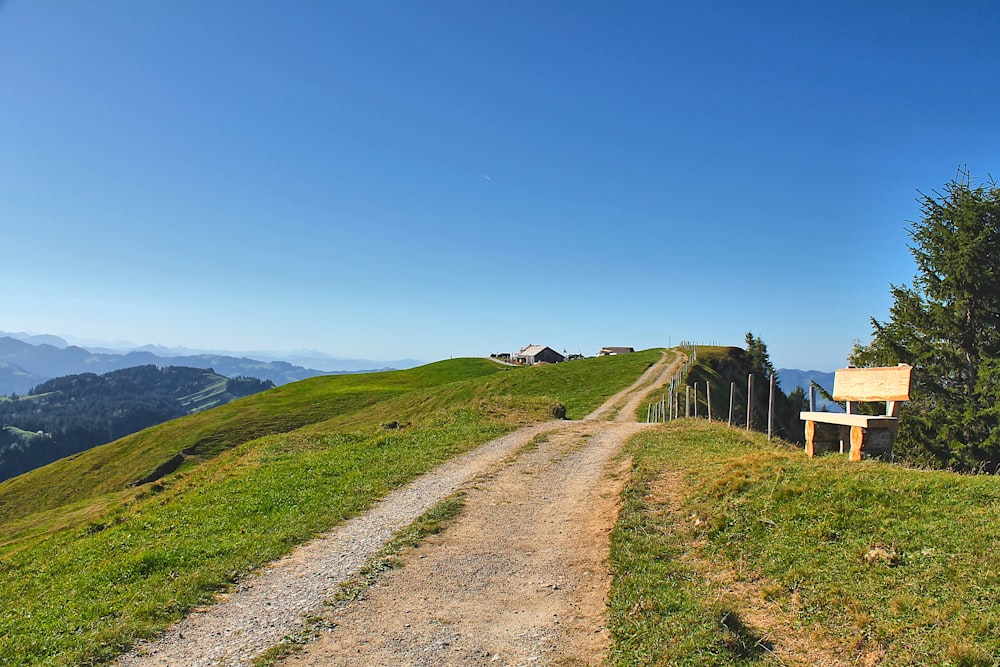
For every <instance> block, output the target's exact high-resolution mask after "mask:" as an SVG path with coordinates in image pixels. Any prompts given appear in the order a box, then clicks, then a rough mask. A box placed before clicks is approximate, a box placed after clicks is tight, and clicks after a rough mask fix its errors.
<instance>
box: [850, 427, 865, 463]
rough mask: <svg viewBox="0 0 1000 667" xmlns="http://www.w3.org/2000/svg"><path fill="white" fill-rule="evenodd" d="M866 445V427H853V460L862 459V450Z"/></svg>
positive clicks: (851, 458)
mask: <svg viewBox="0 0 1000 667" xmlns="http://www.w3.org/2000/svg"><path fill="white" fill-rule="evenodd" d="M864 445H865V428H864V427H863V426H852V427H851V457H850V460H851V461H860V460H861V452H862V450H863V448H864Z"/></svg>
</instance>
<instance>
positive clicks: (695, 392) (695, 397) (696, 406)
mask: <svg viewBox="0 0 1000 667" xmlns="http://www.w3.org/2000/svg"><path fill="white" fill-rule="evenodd" d="M694 417H695V419H697V418H698V383H697V382H695V383H694Z"/></svg>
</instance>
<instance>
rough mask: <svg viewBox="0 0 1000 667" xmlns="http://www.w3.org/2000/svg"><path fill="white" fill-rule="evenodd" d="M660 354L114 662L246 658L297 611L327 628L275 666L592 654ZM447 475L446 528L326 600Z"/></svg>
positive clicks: (597, 649)
mask: <svg viewBox="0 0 1000 667" xmlns="http://www.w3.org/2000/svg"><path fill="white" fill-rule="evenodd" d="M669 361H670V360H669V359H668V358H666V357H665V358H664V359H663V360H662V361H661V362H660V363H659V364H657V365H655V366H653V367H651V368H650V369H649V370H648V371H647V372H646V373H645V374H643V376H642V377H641V378H640V379H639V380H638V381H637V382H636V383H635V384H634V385H633V386H632V387H630V388H629V389H627V390H624V391H623V392H620V393H619V394H617V395H616V396H614V397H612V398H611V399H609V400H608V401H607V402H606V403H605V404H604V405H603V406H602V407H601V408H599V409H598V410H597V411H595V412H594V413H593V414H592V415H590V416H588V418H586V419H585V420H582V421H579V422H567V421H561V422H547V423H545V424H540V425H536V426H532V427H527V428H524V429H520V430H518V431H516V432H515V433H512V434H510V435H508V436H505V437H503V438H500V439H498V440H495V441H493V442H491V443H488V444H487V445H484V446H483V447H481V448H479V449H477V450H475V451H473V452H470V453H468V454H466V455H464V456H462V457H459V458H458V459H455V460H454V461H451V462H449V463H447V464H445V465H443V466H441V467H440V468H438V469H437V470H435V471H434V472H432V473H429V474H428V475H425V476H423V477H421V478H420V479H418V480H416V481H415V482H413V483H412V484H411V485H410V486H408V487H406V488H404V489H401V490H400V491H398V492H396V493H394V494H392V495H390V496H389V497H387V498H386V499H385V500H384V501H382V502H381V503H380V504H379V505H377V506H375V507H374V508H372V510H370V511H369V512H367V513H365V514H364V515H362V516H360V517H358V518H356V519H354V520H352V521H349V522H347V523H346V524H344V525H343V526H341V527H339V528H338V529H336V530H334V531H333V532H331V533H330V534H329V535H327V536H324V537H322V538H320V539H318V540H315V541H314V542H311V543H309V544H308V545H305V546H303V547H301V548H300V549H298V550H296V551H295V552H294V553H293V554H292V555H291V556H289V557H288V558H286V559H283V560H281V561H278V562H277V563H275V564H274V566H273V567H271V568H270V569H269V570H267V571H266V572H264V573H262V574H261V575H260V576H257V577H252V578H248V579H247V580H246V581H243V582H241V583H240V585H239V587H238V589H237V590H235V591H234V592H233V593H232V594H231V595H230V596H229V597H228V598H227V599H226V600H225V601H223V602H221V603H219V604H217V605H214V606H212V607H210V608H208V609H207V610H205V611H204V613H198V614H193V615H192V616H190V617H189V618H188V619H186V620H185V621H183V622H181V623H180V624H178V625H177V626H175V627H174V628H172V629H171V630H170V631H169V632H168V633H167V634H166V635H165V636H164V637H163V638H161V639H160V640H158V641H156V642H152V643H149V644H144V645H142V646H140V647H139V648H138V649H137V650H136V651H134V652H133V653H131V654H129V655H128V656H125V657H123V658H122V660H120V661H119V664H120V665H122V666H123V667H124V666H126V665H128V666H132V665H143V666H146V665H248V664H251V663H252V662H253V660H254V659H256V658H257V657H258V656H259V655H261V654H262V653H263V652H264V651H265V650H266V649H267V648H269V647H271V646H273V645H275V644H277V643H278V642H279V641H280V640H281V639H282V637H285V636H286V635H290V634H294V633H296V632H299V631H301V629H302V628H303V627H304V619H305V618H306V617H312V618H313V619H316V618H317V617H319V618H322V619H323V625H325V626H326V627H327V628H328V629H326V630H323V631H321V632H320V635H319V637H318V638H317V639H315V641H312V642H310V643H308V644H307V645H306V646H305V647H304V649H303V650H302V651H301V652H300V653H297V654H295V655H292V656H290V657H288V658H286V659H285V660H284V662H282V663H279V664H283V665H289V666H290V665H348V664H349V665H435V666H437V665H533V664H550V663H552V662H554V661H557V660H558V661H560V663H559V664H564V665H572V664H596V663H598V662H599V661H600V659H601V657H602V654H603V651H604V649H605V647H606V644H607V634H606V632H605V631H604V621H603V618H604V601H605V597H606V595H607V590H608V585H609V581H610V577H609V574H608V569H607V562H606V561H607V550H608V534H609V533H610V531H611V529H612V527H613V525H614V520H615V516H616V514H617V499H618V495H619V491H620V488H621V485H622V484H623V483H624V474H625V464H624V462H618V463H617V464H614V463H613V459H614V455H615V453H616V452H617V451H618V450H619V448H620V446H621V444H622V443H623V442H624V441H625V440H626V439H627V438H628V437H629V436H631V435H632V434H634V433H635V432H637V431H638V430H640V429H641V428H643V426H642V425H640V424H637V423H635V421H634V413H635V410H636V408H637V406H638V405H639V402H640V401H641V400H642V397H643V396H644V395H645V394H646V393H648V392H649V391H651V390H652V389H655V388H657V387H659V386H662V384H663V383H664V382H667V381H668V380H669V378H670V377H671V375H673V373H674V372H675V370H676V369H675V368H674V364H673V363H668V362H669ZM609 417H612V418H613V419H614V420H615V421H613V422H609V421H600V420H601V419H608V418H609ZM460 488H464V489H466V491H467V493H466V505H465V508H464V509H463V511H462V513H461V514H460V516H459V517H458V518H457V519H456V520H455V521H454V523H453V524H452V525H451V526H449V528H448V529H447V530H446V531H444V532H443V533H441V534H440V535H438V536H435V537H433V538H430V539H428V540H426V541H425V542H424V543H423V544H422V545H421V546H419V547H417V548H415V549H411V550H409V551H407V552H405V553H404V554H402V561H403V567H402V568H400V569H397V570H393V571H391V572H388V573H386V574H385V575H384V576H383V577H382V578H381V579H380V580H379V581H378V583H377V584H376V585H374V586H373V587H371V588H369V589H368V591H367V592H366V595H365V597H364V598H363V599H361V600H356V601H354V602H350V603H340V604H339V605H338V606H334V607H330V606H327V605H325V604H324V601H327V600H329V599H330V598H331V597H332V596H333V595H334V593H335V592H336V589H337V586H338V585H339V583H340V582H342V581H345V580H347V579H349V578H350V577H351V576H352V575H353V574H355V573H356V572H357V570H358V569H360V567H361V566H363V565H364V564H365V563H366V562H367V561H368V560H369V559H371V558H372V557H373V556H374V555H375V553H376V552H377V551H378V549H380V548H381V547H382V546H383V545H384V544H385V542H387V541H388V540H389V539H390V538H391V536H392V534H393V533H394V532H395V531H397V530H399V529H400V528H402V527H404V526H406V525H408V524H409V523H410V522H412V521H413V520H414V519H415V518H416V517H417V516H419V515H420V514H421V513H423V512H424V511H426V510H427V509H429V508H430V507H432V506H433V505H435V504H436V503H437V502H440V500H442V499H443V498H445V497H447V496H448V495H450V494H451V493H453V492H454V491H456V490H458V489H460Z"/></svg>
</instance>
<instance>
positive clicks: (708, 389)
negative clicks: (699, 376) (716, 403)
mask: <svg viewBox="0 0 1000 667" xmlns="http://www.w3.org/2000/svg"><path fill="white" fill-rule="evenodd" d="M705 402H706V403H707V404H708V421H712V383H711V382H706V383H705Z"/></svg>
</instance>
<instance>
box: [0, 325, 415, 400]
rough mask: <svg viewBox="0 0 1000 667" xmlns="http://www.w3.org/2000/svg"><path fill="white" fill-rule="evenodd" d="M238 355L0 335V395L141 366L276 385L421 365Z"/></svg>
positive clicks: (307, 355) (310, 355) (311, 356)
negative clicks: (197, 370) (68, 377)
mask: <svg viewBox="0 0 1000 667" xmlns="http://www.w3.org/2000/svg"><path fill="white" fill-rule="evenodd" d="M238 354H239V353H231V354H225V353H219V352H204V351H197V350H188V349H185V348H179V349H178V348H174V349H170V348H165V347H161V346H155V345H146V346H142V347H135V348H133V349H130V350H127V351H123V350H114V349H112V348H104V347H97V348H93V349H90V348H85V347H80V346H77V345H70V344H69V343H68V342H67V341H66V340H65V339H63V338H60V337H59V336H53V335H49V334H42V335H35V334H24V333H7V332H0V395H10V394H11V393H17V394H22V393H25V392H27V391H28V390H29V389H31V388H32V387H34V386H36V385H38V384H40V383H42V382H44V381H46V380H49V379H52V378H57V377H63V376H66V375H76V374H79V373H97V374H101V373H108V372H111V371H115V370H121V369H123V368H132V367H135V366H146V365H155V366H161V367H163V366H186V367H190V368H202V369H209V368H210V369H213V370H214V371H215V372H216V373H219V374H220V375H224V376H227V377H239V376H245V377H255V378H259V379H261V380H270V381H271V382H273V383H274V384H276V385H281V384H287V383H289V382H295V381H296V380H304V379H305V378H309V377H314V376H316V375H326V374H335V373H357V372H362V371H375V370H388V369H394V368H398V369H402V368H412V367H413V366H418V365H420V363H421V362H419V361H416V360H414V359H400V360H396V361H387V362H379V361H373V360H366V359H340V358H337V357H331V356H328V355H324V354H322V353H319V352H303V353H296V354H292V355H289V357H288V358H287V359H279V358H278V357H277V355H275V354H274V353H268V352H262V353H260V354H259V356H260V357H261V358H256V359H255V358H250V357H248V356H235V355H238ZM255 355H256V353H255ZM292 362H297V363H292ZM297 364H307V365H297ZM338 366H339V368H338Z"/></svg>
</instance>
